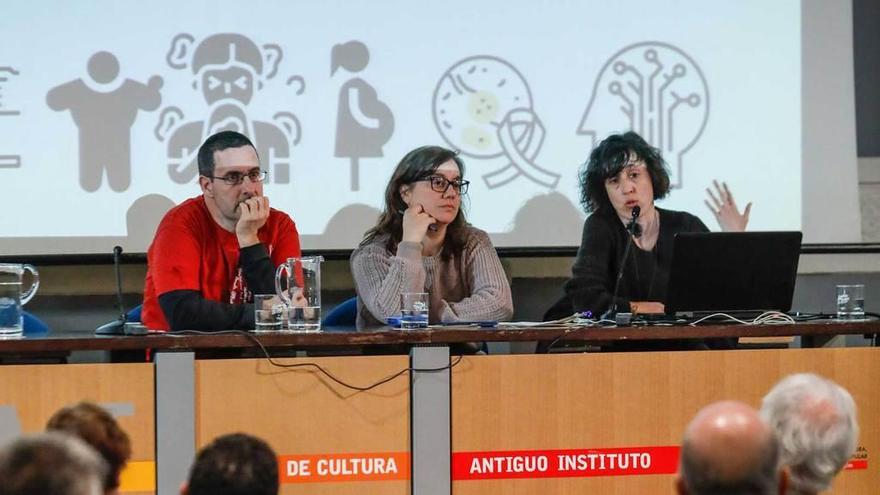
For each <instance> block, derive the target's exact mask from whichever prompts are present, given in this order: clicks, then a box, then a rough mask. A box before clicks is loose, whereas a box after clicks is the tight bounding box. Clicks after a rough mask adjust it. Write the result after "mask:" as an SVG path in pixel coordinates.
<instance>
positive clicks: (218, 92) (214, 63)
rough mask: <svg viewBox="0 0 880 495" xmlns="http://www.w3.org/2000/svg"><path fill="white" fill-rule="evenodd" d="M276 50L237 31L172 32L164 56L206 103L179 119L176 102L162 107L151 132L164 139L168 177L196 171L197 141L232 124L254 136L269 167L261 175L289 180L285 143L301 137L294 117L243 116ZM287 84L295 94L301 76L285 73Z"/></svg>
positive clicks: (180, 179)
mask: <svg viewBox="0 0 880 495" xmlns="http://www.w3.org/2000/svg"><path fill="white" fill-rule="evenodd" d="M282 56H283V52H282V49H281V47H280V46H279V45H275V44H266V45H263V46H262V47H260V46H257V44H256V43H255V42H253V41H252V40H251V39H250V38H248V37H246V36H244V35H241V34H235V33H222V34H215V35H212V36H209V37H207V38H205V39H204V40H202V41H201V42H198V43H197V42H196V39H195V38H194V37H193V36H191V35H189V34H186V33H182V34H178V35H177V36H175V37H174V39H173V40H172V41H171V47H170V49H169V51H168V54H167V56H166V62H167V63H168V66H169V67H171V68H173V69H180V70H184V69H190V70H191V71H192V74H193V79H192V87H193V89H194V90H195V91H197V92H199V93H201V96H202V98H203V100H204V103H205V104H207V106H208V108H207V109H206V110H204V111H203V112H199V114H207V115H208V118H207V120H192V121H188V122H185V120H186V116H185V114H184V112H183V110H182V109H181V108H180V107H177V106H170V107H166V108H164V109H163V110H162V113H161V116H160V118H159V123H158V125H157V126H156V129H155V135H156V138H158V139H159V140H160V141H163V142H165V143H167V154H168V175H169V176H170V177H171V180H173V181H174V182H177V183H179V184H185V183H189V182H191V181H193V180H194V179H195V178H196V176H197V175H198V163H197V160H196V158H197V157H196V155H197V153H198V149H199V145H201V143H202V142H204V140H205V139H206V138H207V137H208V136H210V135H212V134H214V133H216V132H219V131H224V130H234V131H238V132H241V133H244V134H246V135H247V136H249V137H250V138H251V140H252V141H253V142H254V146H255V147H256V148H257V152H258V153H259V154H260V158H261V163H262V166H263V168H265V169H267V170H268V172H269V176H268V178H267V181H270V182H275V183H278V184H287V183H289V182H290V158H291V148H293V147H294V146H296V145H297V144H299V142H300V138H301V137H302V127H301V126H300V122H299V119H298V118H297V117H296V115H294V114H293V113H291V112H289V111H279V112H277V113H275V114H274V115H273V116H272V122H266V121H262V120H256V119H251V118H250V117H249V104H250V103H251V100H252V99H253V98H254V96H255V94H256V93H257V92H258V91H259V90H260V89H262V88H263V85H264V84H267V83H268V82H269V81H270V80H272V79H274V78H275V76H276V75H277V74H278V64H279V63H280V62H281V59H282ZM287 84H288V85H294V84H295V85H296V86H298V88H297V89H296V90H295V91H296V94H297V95H300V94H302V93H303V92H304V91H305V80H304V79H303V78H302V77H301V76H291V77H289V78H288V79H287Z"/></svg>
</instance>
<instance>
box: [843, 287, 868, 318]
mask: <svg viewBox="0 0 880 495" xmlns="http://www.w3.org/2000/svg"><path fill="white" fill-rule="evenodd" d="M864 317H865V286H864V285H863V284H854V285H838V286H837V318H839V319H841V320H854V319H860V318H864Z"/></svg>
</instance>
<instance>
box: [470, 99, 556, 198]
mask: <svg viewBox="0 0 880 495" xmlns="http://www.w3.org/2000/svg"><path fill="white" fill-rule="evenodd" d="M497 135H498V142H499V143H500V144H501V149H502V150H503V152H504V156H506V157H507V159H508V160H510V162H509V163H508V164H507V165H505V166H504V167H502V168H500V169H498V170H496V171H494V172H490V173H488V174H486V175H484V176H483V180H484V181H486V185H487V186H489V189H495V188H496V187H501V186H503V185H505V184H507V183H508V182H510V181H512V180H514V179H516V178H517V177H519V176H520V175H525V176H526V177H527V178H528V179H529V180H531V181H533V182H536V183H538V184H541V185H542V186H546V187H549V188H551V189H552V188H555V187H556V185H557V184H558V183H559V177H560V176H559V174H557V173H553V172H551V171H549V170H546V169H543V168H541V167H540V166H538V165H537V164H536V163H535V157H536V156H538V152H539V151H540V150H541V145H542V144H544V135H545V130H544V124H542V123H541V119H539V118H538V115H537V114H535V112H534V111H533V110H532V109H530V108H514V109H513V110H511V111H510V112H508V113H507V115H505V116H504V120H502V121H501V123H500V124H498V130H497Z"/></svg>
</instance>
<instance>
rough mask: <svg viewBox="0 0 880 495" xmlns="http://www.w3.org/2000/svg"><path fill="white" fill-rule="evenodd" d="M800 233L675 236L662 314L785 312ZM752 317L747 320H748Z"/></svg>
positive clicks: (690, 316)
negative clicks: (663, 312)
mask: <svg viewBox="0 0 880 495" xmlns="http://www.w3.org/2000/svg"><path fill="white" fill-rule="evenodd" d="M801 238H802V234H801V233H800V232H705V233H704V232H700V233H697V232H694V233H680V234H676V236H675V240H674V242H673V248H672V265H671V268H670V272H669V285H668V287H667V291H666V305H665V308H666V313H667V314H670V315H675V316H676V317H681V318H698V317H700V316H703V315H708V314H711V313H727V314H731V315H733V316H740V317H750V316H751V317H752V318H754V317H755V316H757V315H759V314H760V313H762V312H764V311H781V312H787V311H788V310H790V309H791V300H792V297H793V296H794V284H795V279H796V278H797V266H798V259H799V258H800V250H801ZM752 315H753V316H752Z"/></svg>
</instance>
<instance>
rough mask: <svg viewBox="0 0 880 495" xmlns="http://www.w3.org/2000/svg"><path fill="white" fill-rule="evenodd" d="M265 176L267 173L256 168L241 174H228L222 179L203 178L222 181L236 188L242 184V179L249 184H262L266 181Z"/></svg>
mask: <svg viewBox="0 0 880 495" xmlns="http://www.w3.org/2000/svg"><path fill="white" fill-rule="evenodd" d="M266 175H268V172H266V171H265V170H260V169H258V168H256V169H254V170H251V171H250V172H248V173H246V174H243V173H241V172H229V173H228V174H226V175H224V176H223V177H214V176H211V175H206V176H205V177H207V178H209V179H217V180H222V181H223V182H225V183H227V184H229V185H230V186H237V185H239V184H241V183H242V182H244V178H245V177H247V178H248V179H250V180H251V182H263V181H264V180H265V179H266Z"/></svg>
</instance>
